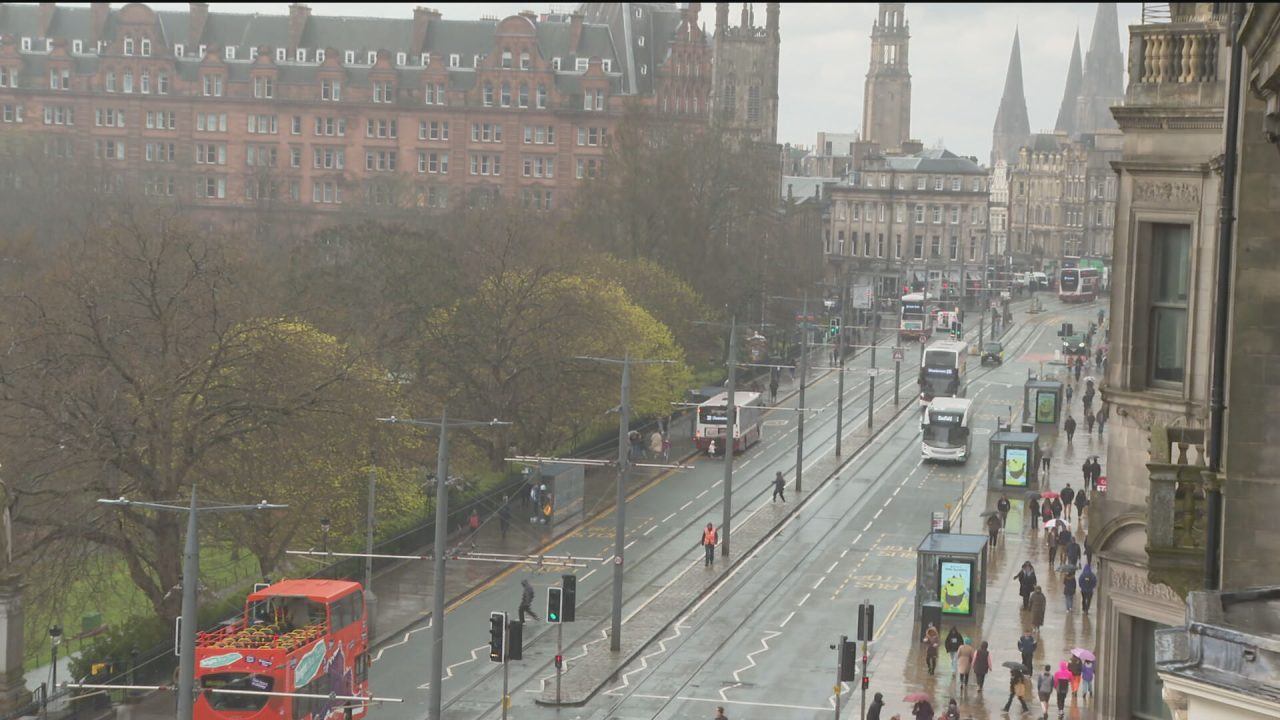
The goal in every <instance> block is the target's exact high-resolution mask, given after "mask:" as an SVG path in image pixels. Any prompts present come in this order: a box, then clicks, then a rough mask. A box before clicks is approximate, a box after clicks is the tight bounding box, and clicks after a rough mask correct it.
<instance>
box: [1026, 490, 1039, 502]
mask: <svg viewBox="0 0 1280 720" xmlns="http://www.w3.org/2000/svg"><path fill="white" fill-rule="evenodd" d="M1039 497H1040V491H1039V490H1031V491H1029V492H1028V493H1027V499H1028V500H1031V499H1039Z"/></svg>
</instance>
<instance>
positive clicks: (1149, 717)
mask: <svg viewBox="0 0 1280 720" xmlns="http://www.w3.org/2000/svg"><path fill="white" fill-rule="evenodd" d="M1129 624H1130V631H1129V633H1130V634H1129V638H1128V640H1129V642H1128V643H1127V644H1128V646H1129V682H1128V683H1127V688H1128V695H1129V714H1130V715H1131V716H1133V717H1135V718H1142V719H1143V720H1168V718H1170V717H1171V716H1170V714H1169V706H1167V705H1165V702H1164V697H1163V693H1162V691H1161V686H1162V685H1163V684H1164V683H1162V682H1160V676H1159V675H1156V662H1155V660H1156V658H1155V647H1156V630H1159V629H1165V628H1167V627H1168V626H1167V625H1161V624H1159V623H1154V622H1151V621H1150V620H1143V619H1142V618H1136V617H1129ZM1121 627H1123V625H1121Z"/></svg>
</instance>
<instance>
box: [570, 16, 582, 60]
mask: <svg viewBox="0 0 1280 720" xmlns="http://www.w3.org/2000/svg"><path fill="white" fill-rule="evenodd" d="M581 41H582V13H580V12H575V13H574V14H572V15H570V16H569V52H571V53H575V54H576V53H577V52H578V43H579V42H581Z"/></svg>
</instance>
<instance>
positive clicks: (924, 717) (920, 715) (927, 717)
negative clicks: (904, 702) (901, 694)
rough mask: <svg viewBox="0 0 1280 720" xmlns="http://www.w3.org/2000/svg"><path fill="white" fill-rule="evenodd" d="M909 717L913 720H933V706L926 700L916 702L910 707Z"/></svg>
mask: <svg viewBox="0 0 1280 720" xmlns="http://www.w3.org/2000/svg"><path fill="white" fill-rule="evenodd" d="M911 716H912V717H914V718H915V720H933V706H932V705H930V704H929V701H928V700H918V701H916V704H915V705H912V706H911Z"/></svg>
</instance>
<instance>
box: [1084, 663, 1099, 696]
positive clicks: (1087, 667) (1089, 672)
mask: <svg viewBox="0 0 1280 720" xmlns="http://www.w3.org/2000/svg"><path fill="white" fill-rule="evenodd" d="M1095 672H1097V671H1096V670H1095V669H1094V667H1093V661H1092V660H1085V661H1084V668H1083V669H1081V670H1080V682H1081V684H1083V685H1084V696H1085V697H1087V698H1088V697H1093V676H1094V673H1095Z"/></svg>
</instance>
